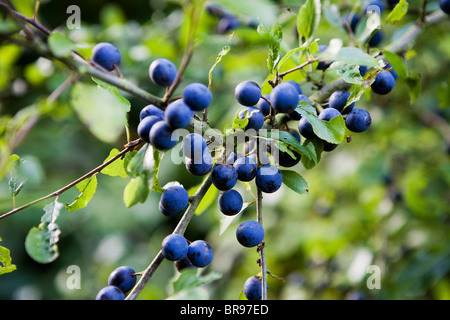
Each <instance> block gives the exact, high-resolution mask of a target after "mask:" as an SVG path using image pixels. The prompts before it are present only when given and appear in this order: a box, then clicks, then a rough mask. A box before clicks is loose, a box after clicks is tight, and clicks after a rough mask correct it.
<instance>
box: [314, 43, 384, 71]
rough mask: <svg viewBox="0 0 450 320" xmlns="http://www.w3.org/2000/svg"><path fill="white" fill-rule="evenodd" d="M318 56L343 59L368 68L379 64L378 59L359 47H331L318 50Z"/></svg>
mask: <svg viewBox="0 0 450 320" xmlns="http://www.w3.org/2000/svg"><path fill="white" fill-rule="evenodd" d="M317 57H318V58H320V59H323V60H329V61H341V62H344V63H347V64H351V65H360V66H367V67H368V68H371V67H376V66H378V60H377V59H375V58H374V57H372V56H371V55H369V54H367V53H365V52H364V51H362V50H361V49H359V48H355V47H343V48H340V49H339V48H330V46H329V48H328V49H327V50H325V51H322V52H318V53H317Z"/></svg>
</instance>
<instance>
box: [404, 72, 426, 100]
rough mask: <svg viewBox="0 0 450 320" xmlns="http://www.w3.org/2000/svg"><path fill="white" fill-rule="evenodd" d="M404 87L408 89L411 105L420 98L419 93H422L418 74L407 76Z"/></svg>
mask: <svg viewBox="0 0 450 320" xmlns="http://www.w3.org/2000/svg"><path fill="white" fill-rule="evenodd" d="M406 86H407V87H408V92H409V97H410V102H411V104H413V103H414V102H415V101H416V100H417V98H418V97H420V93H421V92H422V83H421V82H420V74H418V73H413V74H410V75H409V76H408V78H407V79H406Z"/></svg>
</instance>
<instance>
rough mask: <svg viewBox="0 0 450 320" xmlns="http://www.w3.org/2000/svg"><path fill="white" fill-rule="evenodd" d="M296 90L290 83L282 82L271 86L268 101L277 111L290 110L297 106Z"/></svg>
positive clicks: (285, 111) (284, 111)
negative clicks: (273, 86)
mask: <svg viewBox="0 0 450 320" xmlns="http://www.w3.org/2000/svg"><path fill="white" fill-rule="evenodd" d="M298 95H299V94H298V91H297V89H296V88H295V86H293V85H292V84H290V83H288V82H283V83H281V84H279V85H277V86H276V87H275V88H273V90H272V93H271V94H270V103H271V104H272V107H273V108H274V109H275V110H276V111H277V112H278V113H288V112H292V111H294V110H295V108H297V105H298V101H299V97H298Z"/></svg>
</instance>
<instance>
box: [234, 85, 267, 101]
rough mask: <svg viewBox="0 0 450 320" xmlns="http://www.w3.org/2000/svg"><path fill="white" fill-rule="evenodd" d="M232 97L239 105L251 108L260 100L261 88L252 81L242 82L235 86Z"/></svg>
mask: <svg viewBox="0 0 450 320" xmlns="http://www.w3.org/2000/svg"><path fill="white" fill-rule="evenodd" d="M234 97H235V98H236V100H237V101H238V102H239V103H240V104H241V105H243V106H247V107H251V106H254V105H256V104H257V103H258V101H259V99H260V98H261V88H260V87H259V85H258V84H257V83H256V82H254V81H250V80H246V81H242V82H240V83H239V84H238V85H237V86H236V88H235V90H234Z"/></svg>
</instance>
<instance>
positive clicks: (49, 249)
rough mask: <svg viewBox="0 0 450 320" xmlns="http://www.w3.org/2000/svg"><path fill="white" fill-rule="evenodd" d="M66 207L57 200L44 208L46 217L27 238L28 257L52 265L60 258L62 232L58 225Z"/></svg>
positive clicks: (44, 216)
mask: <svg viewBox="0 0 450 320" xmlns="http://www.w3.org/2000/svg"><path fill="white" fill-rule="evenodd" d="M63 207H64V205H63V204H62V203H59V202H58V201H57V200H56V201H54V202H52V203H50V204H49V205H47V206H45V207H44V211H45V213H44V215H43V216H42V218H41V223H40V224H39V226H38V227H33V228H32V229H31V230H30V231H29V232H28V234H27V237H26V238H25V249H26V251H27V253H28V255H29V256H30V257H31V258H32V259H33V260H35V261H36V262H39V263H43V264H45V263H50V262H53V261H55V260H56V259H57V258H58V256H59V249H58V246H57V243H58V241H59V235H60V234H61V231H60V230H59V227H58V225H57V224H56V219H57V218H58V216H59V214H60V211H61V209H62V208H63Z"/></svg>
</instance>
